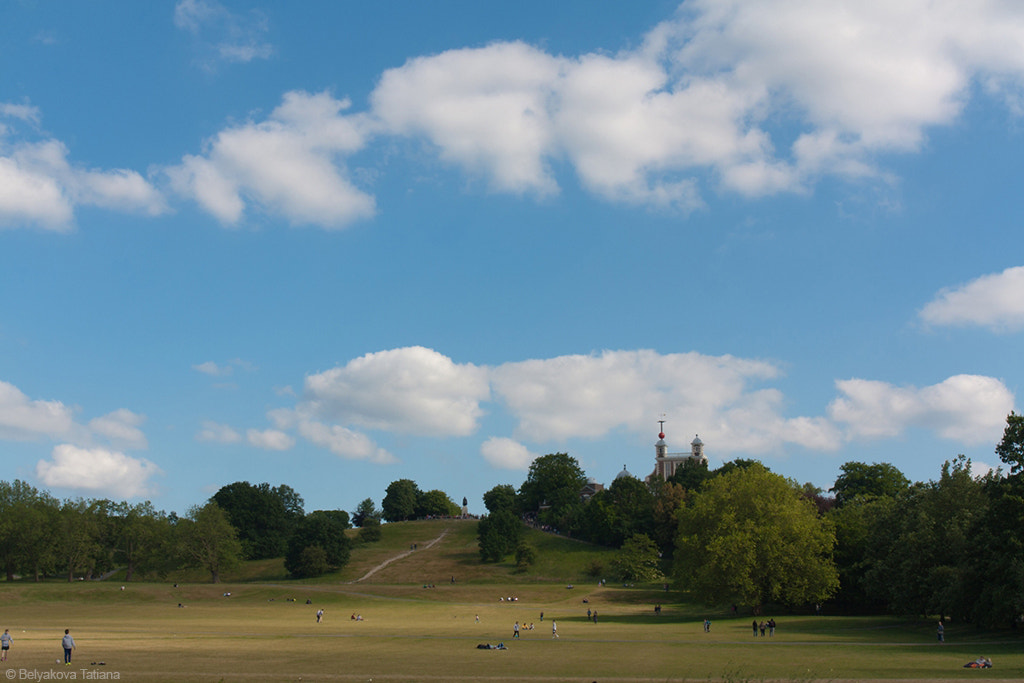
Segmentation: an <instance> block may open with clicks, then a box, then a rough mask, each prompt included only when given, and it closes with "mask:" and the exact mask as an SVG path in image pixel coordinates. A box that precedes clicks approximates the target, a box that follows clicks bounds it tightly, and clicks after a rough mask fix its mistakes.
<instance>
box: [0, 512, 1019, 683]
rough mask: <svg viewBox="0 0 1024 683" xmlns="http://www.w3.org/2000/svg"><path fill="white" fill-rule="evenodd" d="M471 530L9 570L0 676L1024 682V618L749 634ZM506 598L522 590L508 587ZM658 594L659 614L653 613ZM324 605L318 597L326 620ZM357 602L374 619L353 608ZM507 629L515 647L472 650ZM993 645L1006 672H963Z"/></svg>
mask: <svg viewBox="0 0 1024 683" xmlns="http://www.w3.org/2000/svg"><path fill="white" fill-rule="evenodd" d="M452 525H454V527H453V526H452ZM388 526H392V525H388ZM446 526H447V527H448V528H449V531H448V533H447V534H446V535H445V537H444V539H443V540H442V541H441V542H439V543H438V544H436V545H435V546H433V548H431V549H429V550H418V551H416V552H414V553H412V554H411V555H409V556H408V557H405V558H402V559H400V560H397V561H395V562H393V563H391V564H389V565H388V568H387V572H390V578H388V576H386V575H385V574H386V572H385V570H382V571H381V572H378V573H377V574H374V576H373V577H371V580H367V581H364V582H358V583H347V582H346V581H352V580H354V579H353V578H352V577H355V578H358V577H359V576H362V575H364V574H365V573H366V572H367V571H368V570H369V568H372V567H373V566H377V565H379V564H380V563H381V562H383V561H384V560H386V559H388V558H389V553H390V557H394V556H395V555H396V554H400V553H402V552H405V551H407V550H408V549H409V544H410V543H418V544H419V545H420V547H421V548H422V547H423V546H424V545H426V544H427V543H428V542H429V541H431V540H433V539H434V538H436V537H437V536H438V535H440V532H441V531H443V530H444V529H445V528H446ZM471 527H472V525H471V524H465V523H463V524H461V525H460V524H457V523H447V525H446V524H445V523H440V522H439V523H433V524H429V523H416V524H409V525H394V528H393V529H391V530H390V534H391V537H390V538H389V539H385V540H384V541H382V543H381V544H380V545H378V546H376V547H375V548H373V549H372V550H371V549H369V548H367V549H364V550H365V553H366V555H365V556H363V557H359V556H358V553H357V555H354V557H353V564H355V563H357V562H359V563H361V564H362V566H360V567H348V568H346V570H345V571H344V572H342V574H343V575H344V576H338V577H333V578H330V579H324V580H318V581H310V582H290V581H285V580H279V578H278V576H277V575H271V576H270V577H268V579H267V580H259V579H255V580H254V579H250V578H249V575H250V574H251V572H252V570H251V568H250V569H247V570H242V571H240V573H239V577H245V578H246V579H247V582H244V583H243V582H232V583H224V584H220V585H216V586H214V585H210V584H202V583H184V582H180V581H179V585H178V587H174V586H173V584H172V583H171V582H158V583H157V582H154V583H131V584H127V585H126V589H125V590H123V591H122V590H121V584H120V583H118V582H115V581H106V582H77V583H72V584H68V583H63V582H52V583H42V584H32V583H26V582H20V581H18V582H12V583H0V629H3V628H9V629H10V631H11V633H12V635H13V636H14V639H15V640H14V645H13V647H12V649H11V656H10V659H9V661H8V662H7V663H6V669H7V670H9V671H10V672H11V673H13V674H14V675H13V676H12V675H11V673H7V671H5V672H4V674H0V675H3V676H6V677H8V680H32V676H34V680H46V679H45V678H44V676H47V675H50V677H51V678H50V679H51V680H55V679H54V678H53V674H50V673H49V672H51V671H56V672H58V674H62V675H64V676H65V678H64V680H72V679H70V674H71V673H75V674H76V678H75V679H73V680H89V679H88V678H87V677H86V676H87V674H90V673H91V672H97V673H96V674H95V675H94V676H95V677H94V678H93V680H101V679H100V678H99V676H103V675H106V676H107V677H108V679H113V677H114V674H118V675H119V676H118V679H119V680H125V681H139V682H148V681H203V682H216V681H221V680H223V681H298V680H302V681H304V682H308V681H369V680H371V679H373V680H375V681H394V682H398V681H494V682H498V681H602V682H607V681H682V680H714V681H733V682H739V681H769V680H787V681H835V682H837V683H838V682H840V681H883V680H922V681H943V680H950V681H954V680H955V681H960V680H971V681H991V680H1004V681H1006V680H1021V679H1024V637H1022V636H1021V635H1019V634H1017V633H1014V632H1010V631H1005V632H979V631H976V630H975V629H973V628H972V627H969V626H960V625H957V624H951V625H950V626H949V627H948V628H947V630H946V640H947V642H946V644H944V645H940V644H939V643H937V642H936V639H935V633H934V629H933V626H934V624H933V623H932V622H931V621H930V620H928V621H925V620H921V621H920V622H907V621H905V620H900V619H894V618H879V617H830V616H824V617H813V616H791V615H786V614H776V615H774V616H775V617H776V619H777V621H778V623H779V628H778V631H777V633H776V636H775V637H774V638H771V639H769V638H760V637H758V638H754V637H753V636H752V635H751V628H750V621H751V617H750V616H738V617H736V618H732V617H731V616H730V615H728V614H724V613H720V612H716V611H708V610H704V609H703V608H700V607H695V606H693V605H688V604H684V603H680V602H679V601H678V596H677V595H676V594H674V593H664V592H663V591H660V590H655V589H653V588H651V587H648V588H646V589H644V588H623V587H613V586H606V587H599V586H598V585H597V581H596V580H595V579H593V578H592V577H586V576H585V572H582V573H581V574H580V575H579V576H580V580H579V581H576V580H575V579H573V580H574V581H576V582H575V584H574V585H575V587H574V588H572V589H569V588H567V587H566V583H567V581H565V580H558V581H554V580H551V581H544V580H543V579H544V574H545V573H548V572H552V571H556V570H558V571H565V569H566V567H568V568H570V573H569V574H568V575H569V576H576V575H575V574H573V573H571V572H572V571H575V570H574V569H572V568H575V567H577V566H579V567H584V566H589V564H590V563H591V562H592V561H593V558H594V557H599V556H601V555H602V553H603V551H599V550H595V549H593V548H589V547H587V546H583V545H582V544H571V545H572V548H570V549H569V550H567V551H566V552H564V553H562V554H563V555H564V556H565V557H564V558H563V559H561V560H549V566H548V568H546V569H543V570H535V571H534V572H533V573H528V574H527V575H526V576H525V577H520V576H519V575H516V574H514V571H513V568H512V567H511V566H499V567H496V568H495V567H493V566H492V567H490V568H486V567H485V568H483V569H481V565H479V563H478V562H476V560H475V558H472V561H470V555H471V554H472V553H470V552H469V551H470V550H471V548H469V547H468V545H467V544H469V543H470V542H471V539H472V533H468V534H467V532H466V531H465V530H466V529H470V528H471ZM399 532H400V533H399ZM411 538H419V539H420V540H418V541H417V540H409V539H411ZM556 540H557V539H556ZM545 542H546V541H545ZM552 542H554V541H552ZM563 543H567V542H563ZM435 550H436V556H432V555H430V553H431V552H432V551H435ZM546 550H550V549H546ZM555 550H556V551H557V548H556V549H555ZM360 552H363V551H360ZM576 553H579V554H582V555H586V554H587V553H592V554H593V556H591V557H586V558H583V559H581V558H579V557H575V556H574V555H575V554H576ZM417 555H418V557H417ZM559 562H562V563H565V564H564V565H561V567H562V568H561V569H558V567H559V566H560V565H559V564H558V563H559ZM459 569H461V571H459ZM259 571H263V570H259ZM269 571H274V570H269ZM257 573H258V572H257ZM452 574H454V575H455V576H456V583H455V584H452V583H451V581H450V577H451V575H452ZM563 576H564V574H563ZM345 577H348V578H345ZM396 577H397V578H396ZM424 584H427V585H429V584H433V585H435V586H436V587H435V588H424V587H423V586H424ZM225 592H230V593H231V596H230V597H225V596H224V595H223V594H224V593H225ZM508 596H514V597H517V598H518V600H517V601H514V602H511V603H509V602H507V601H501V600H499V598H502V597H508ZM307 599H308V600H310V601H311V604H306V600H307ZM585 599H586V600H587V602H584V600H585ZM291 600H294V601H291ZM657 602H660V603H661V604H662V605H663V610H662V613H661V615H660V616H658V615H655V613H654V610H653V606H654V604H655V603H657ZM179 603H180V604H182V605H183V606H182V607H178V604H179ZM588 608H589V609H591V610H595V609H596V610H597V612H598V623H596V624H595V623H593V621H590V620H588V619H587V617H586V611H587V609H588ZM317 609H324V610H325V615H326V618H325V620H324V622H323V623H320V624H318V623H316V619H315V612H316V610H317ZM541 612H544V621H543V622H541V620H540V613H541ZM353 614H360V615H362V616H363V620H362V621H358V622H357V621H353V620H352V619H350V616H351V615H353ZM477 616H479V619H480V620H479V622H477V621H476V617H477ZM705 616H709V617H710V618H711V619H712V628H711V632H710V633H704V632H703V628H702V626H701V622H702V621H703V619H704V617H705ZM766 616H767V615H766ZM553 619H556V620H557V622H558V632H559V636H560V637H559V638H558V639H557V640H554V639H553V638H552V636H551V621H552V620H553ZM517 620H518V621H519V622H520V624H524V625H526V626H528V625H529V624H531V623H532V624H533V625H534V626H535V629H534V630H532V631H531V630H524V631H522V637H521V638H520V639H519V640H518V641H516V640H513V639H512V624H513V622H515V621H517ZM65 628H70V629H71V631H72V634H73V635H74V636H75V638H76V641H77V644H78V648H77V650H76V652H75V661H74V666H73V667H69V668H66V667H64V666H63V665H62V664H58V663H56V661H55V660H57V659H59V658H61V656H62V651H61V648H60V637H61V635H62V634H63V632H64V629H65ZM498 642H504V643H505V644H506V646H507V647H508V650H504V651H501V650H499V651H495V650H479V649H477V648H476V645H477V644H479V643H491V644H497V643H498ZM982 654H983V655H986V656H989V657H991V658H992V660H993V661H994V663H995V668H993V669H991V670H988V671H975V670H968V669H963V668H962V666H963V664H964V663H965V662H967V661H968V660H971V659H974V658H975V657H977V656H978V655H982ZM92 662H96V664H95V665H93V664H91V663H92ZM100 662H103V663H104V664H103V665H100ZM0 668H3V665H0Z"/></svg>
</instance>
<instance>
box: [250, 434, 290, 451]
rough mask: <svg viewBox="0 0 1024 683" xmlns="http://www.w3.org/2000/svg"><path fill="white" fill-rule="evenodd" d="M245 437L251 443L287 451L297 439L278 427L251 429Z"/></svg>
mask: <svg viewBox="0 0 1024 683" xmlns="http://www.w3.org/2000/svg"><path fill="white" fill-rule="evenodd" d="M245 438H246V441H248V442H249V445H251V446H255V447H256V448H262V449H264V450H268V451H287V450H288V449H290V448H291V447H292V446H294V445H295V439H293V438H292V437H290V436H288V435H287V434H285V433H284V432H282V431H280V430H277V429H265V430H262V431H260V430H258V429H250V430H247V431H246V433H245Z"/></svg>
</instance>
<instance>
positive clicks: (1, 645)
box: [0, 628, 12, 662]
mask: <svg viewBox="0 0 1024 683" xmlns="http://www.w3.org/2000/svg"><path fill="white" fill-rule="evenodd" d="M11 640H12V638H11V631H10V629H6V628H5V629H4V634H3V635H2V636H0V662H6V661H7V652H8V651H9V650H10V649H11Z"/></svg>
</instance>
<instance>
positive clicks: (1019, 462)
mask: <svg viewBox="0 0 1024 683" xmlns="http://www.w3.org/2000/svg"><path fill="white" fill-rule="evenodd" d="M996 454H997V455H998V456H999V459H1000V460H1002V461H1003V462H1005V463H1006V464H1007V465H1009V466H1010V473H1011V474H1017V473H1019V472H1021V471H1022V470H1024V415H1017V414H1016V413H1014V412H1012V411H1011V412H1010V414H1009V415H1008V416H1007V417H1006V429H1005V430H1003V440H1002V441H1000V442H999V445H998V446H996Z"/></svg>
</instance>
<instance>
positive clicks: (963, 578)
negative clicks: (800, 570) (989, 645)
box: [865, 456, 989, 619]
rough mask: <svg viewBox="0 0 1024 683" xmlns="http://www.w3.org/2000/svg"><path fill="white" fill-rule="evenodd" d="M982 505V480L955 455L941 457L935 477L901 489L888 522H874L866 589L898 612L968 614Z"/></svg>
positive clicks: (984, 505) (963, 616)
mask: <svg viewBox="0 0 1024 683" xmlns="http://www.w3.org/2000/svg"><path fill="white" fill-rule="evenodd" d="M988 506H989V500H988V495H987V493H986V484H985V480H984V479H979V478H975V477H974V476H973V475H972V474H971V462H970V460H968V459H966V458H964V457H963V456H960V457H958V458H957V459H955V460H954V461H952V462H948V461H947V462H945V463H943V465H942V472H941V476H940V477H939V479H938V481H930V482H928V483H926V484H915V485H914V486H912V487H910V488H909V489H907V491H905V492H904V493H903V494H902V495H900V496H899V497H898V498H897V501H896V510H895V514H893V515H892V516H891V518H890V520H889V523H888V524H887V525H885V526H884V527H879V528H877V529H876V535H875V537H874V542H873V547H872V548H871V549H870V550H869V558H868V560H869V562H870V565H871V566H870V569H868V570H867V572H866V575H865V586H866V587H867V589H868V591H869V593H870V594H871V595H873V596H875V597H878V598H881V599H884V600H885V601H886V602H887V603H888V605H889V606H890V608H891V609H892V610H893V611H895V612H898V613H901V614H910V615H923V614H940V615H951V616H954V617H956V618H958V619H968V618H970V617H971V616H972V613H973V608H972V605H973V603H974V602H975V601H976V597H975V595H976V593H977V591H976V588H977V586H976V582H977V578H978V577H977V575H976V574H975V573H974V572H973V571H972V570H971V567H972V566H973V565H974V564H975V559H974V558H975V556H976V554H977V553H979V552H981V551H982V549H983V546H982V545H981V544H980V543H979V541H980V540H981V538H982V525H981V523H982V521H983V520H984V518H985V516H986V513H987V510H988Z"/></svg>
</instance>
